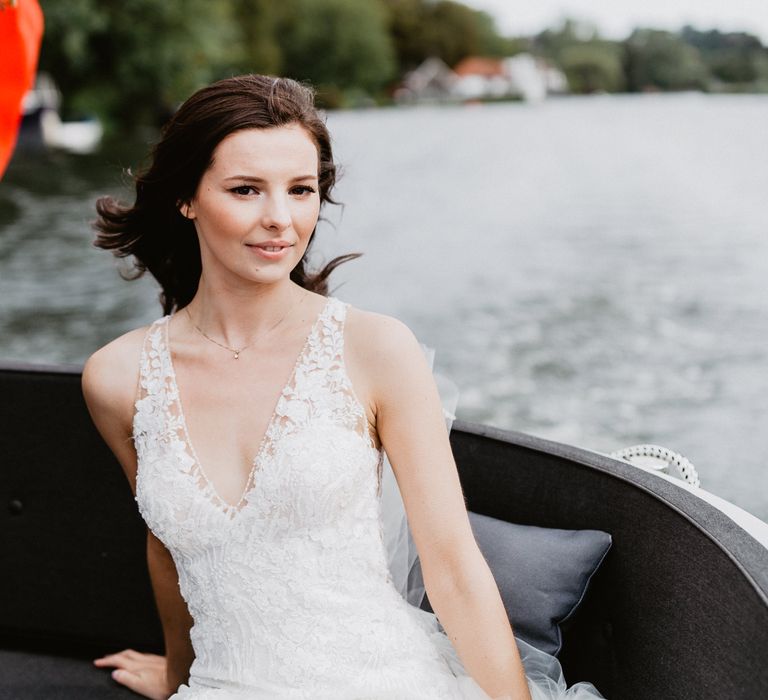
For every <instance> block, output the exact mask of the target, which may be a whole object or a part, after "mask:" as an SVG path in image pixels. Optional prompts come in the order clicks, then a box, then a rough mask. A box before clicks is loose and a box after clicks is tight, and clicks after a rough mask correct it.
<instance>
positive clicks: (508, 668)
mask: <svg viewBox="0 0 768 700" xmlns="http://www.w3.org/2000/svg"><path fill="white" fill-rule="evenodd" d="M357 318H358V319H359V321H358V327H357V331H356V332H355V333H354V334H353V335H354V340H353V341H352V342H353V344H354V345H355V346H356V348H355V349H356V350H357V352H356V353H355V354H356V356H357V357H364V358H365V360H364V363H365V370H366V372H365V374H366V380H365V384H366V388H367V390H368V392H367V394H366V396H367V398H368V402H369V409H370V410H372V411H373V413H374V415H375V421H376V428H377V431H378V434H379V437H380V439H381V442H382V444H383V446H384V448H385V449H386V451H387V456H388V457H389V460H390V462H391V464H392V469H393V472H394V474H395V478H396V479H397V483H398V486H399V488H400V492H401V494H402V497H403V503H404V505H405V510H406V515H407V517H408V523H409V526H410V528H411V532H412V534H413V539H414V542H415V544H416V548H417V550H418V553H419V558H420V560H421V567H422V573H423V576H424V584H425V587H426V590H427V593H428V595H429V601H430V603H431V605H432V608H433V609H434V611H435V614H436V615H437V617H438V619H439V620H440V623H441V624H442V626H443V628H444V629H445V631H446V633H447V634H448V637H449V638H450V640H451V642H452V643H453V645H454V647H455V649H456V651H457V653H458V654H459V656H460V658H461V660H462V663H463V664H464V667H465V668H466V670H467V672H468V673H469V674H470V675H471V676H472V678H473V679H474V680H475V681H476V682H477V683H478V684H479V685H480V686H481V687H482V688H483V690H484V691H485V692H486V693H488V694H489V695H490V696H491V697H492V698H497V697H500V696H503V697H505V698H511V699H513V700H530V694H529V690H528V684H527V681H526V677H525V673H524V669H523V666H522V662H521V660H520V655H519V652H518V649H517V644H516V643H515V638H514V635H513V632H512V628H511V626H510V623H509V620H508V618H507V614H506V611H505V609H504V604H503V602H502V600H501V595H500V593H499V589H498V586H497V585H496V582H495V580H494V578H493V575H492V573H491V571H490V569H489V567H488V564H487V563H486V561H485V559H484V557H483V555H482V553H481V552H480V550H479V548H478V546H477V543H476V541H475V538H474V534H473V533H472V529H471V526H470V524H469V516H468V515H467V509H466V505H465V502H464V496H463V493H462V490H461V484H460V482H459V476H458V472H457V469H456V463H455V461H454V459H453V454H452V452H451V447H450V443H449V440H448V431H447V430H446V426H445V420H444V418H443V413H442V406H441V403H440V397H439V394H438V391H437V387H436V384H435V381H434V377H433V375H432V371H431V369H430V368H429V365H428V364H427V361H426V359H425V357H424V353H423V352H422V350H421V348H420V347H419V344H418V341H417V340H416V338H415V337H414V335H413V333H412V332H411V331H410V329H409V328H408V327H407V326H405V325H404V324H403V323H401V322H400V321H398V320H397V319H394V318H391V317H388V316H383V315H379V314H361V315H358V316H357Z"/></svg>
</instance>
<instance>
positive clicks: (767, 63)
mask: <svg viewBox="0 0 768 700" xmlns="http://www.w3.org/2000/svg"><path fill="white" fill-rule="evenodd" d="M680 37H681V39H682V40H683V41H685V42H686V43H687V44H690V45H691V46H694V47H696V48H697V49H698V50H699V51H700V52H701V55H702V58H703V59H704V62H705V63H706V64H707V66H708V68H709V70H710V72H711V73H712V75H713V76H714V77H715V78H716V79H717V80H720V81H722V82H724V83H735V84H739V85H750V84H753V83H755V82H757V81H760V80H766V79H768V49H766V48H765V47H764V46H763V44H762V42H761V41H760V39H758V38H757V37H756V36H754V35H752V34H747V33H746V32H727V33H724V32H720V31H718V30H717V29H712V30H710V31H706V32H700V31H697V30H696V29H694V28H693V27H691V26H685V27H683V29H682V30H681V32H680Z"/></svg>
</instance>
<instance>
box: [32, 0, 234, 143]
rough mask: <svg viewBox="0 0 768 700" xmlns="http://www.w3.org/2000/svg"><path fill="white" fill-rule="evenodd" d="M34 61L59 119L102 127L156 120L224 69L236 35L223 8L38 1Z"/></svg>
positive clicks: (209, 3)
mask: <svg viewBox="0 0 768 700" xmlns="http://www.w3.org/2000/svg"><path fill="white" fill-rule="evenodd" d="M41 5H42V8H43V11H44V13H45V20H46V32H45V36H44V39H43V47H42V51H41V57H40V67H41V69H42V70H45V71H48V72H49V73H51V74H52V75H53V77H54V79H55V80H56V82H57V84H58V85H59V87H60V88H61V90H62V93H63V95H64V105H63V106H64V112H65V114H72V113H77V112H92V113H96V114H98V115H99V116H100V117H102V119H104V120H105V121H106V122H107V125H108V126H118V127H123V128H131V127H134V126H136V125H138V124H141V123H147V122H149V123H154V122H156V121H158V120H161V119H163V118H164V117H165V116H166V115H167V114H168V112H169V111H170V110H172V109H173V108H174V107H175V105H176V104H177V103H178V102H179V101H180V100H182V99H184V98H185V97H186V96H187V95H188V94H189V93H190V92H192V91H193V90H194V89H196V88H198V87H199V86H201V85H202V84H204V83H206V82H208V81H210V80H212V79H214V78H216V77H219V69H220V68H221V66H222V65H226V64H228V63H231V51H232V46H233V41H234V40H236V37H237V30H236V26H235V24H234V22H233V20H232V14H231V12H230V4H229V2H227V1H226V0H186V1H185V2H184V3H183V4H182V3H180V2H156V1H155V0H121V2H109V3H105V2H100V1H99V0H68V1H67V2H66V3H64V2H60V1H59V0H42V3H41Z"/></svg>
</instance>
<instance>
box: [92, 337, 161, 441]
mask: <svg viewBox="0 0 768 700" xmlns="http://www.w3.org/2000/svg"><path fill="white" fill-rule="evenodd" d="M148 328H149V326H148V325H147V326H141V327H140V328H135V329H134V330H131V331H128V332H127V333H123V335H121V336H119V337H117V338H115V339H114V340H112V341H110V342H109V343H107V344H106V345H104V346H103V347H101V348H99V349H98V350H96V352H94V353H93V354H92V355H91V356H90V357H89V358H88V359H87V360H86V361H85V365H84V366H83V374H82V388H83V396H84V397H85V400H86V403H87V404H88V408H89V410H90V411H91V415H92V416H93V417H94V421H95V422H96V423H97V427H100V426H99V424H98V421H97V420H96V418H97V416H96V415H94V412H97V413H98V414H104V413H106V414H108V415H109V417H110V418H111V419H113V420H114V419H117V420H118V421H119V423H120V424H121V427H122V428H123V429H128V428H129V426H130V423H131V421H132V416H133V399H134V395H135V391H136V387H137V385H138V379H139V362H140V358H141V347H142V344H143V342H144V338H145V336H146V332H147V330H148Z"/></svg>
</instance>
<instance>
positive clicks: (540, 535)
mask: <svg viewBox="0 0 768 700" xmlns="http://www.w3.org/2000/svg"><path fill="white" fill-rule="evenodd" d="M469 522H470V525H471V526H472V531H473V532H474V534H475V539H476V540H477V544H478V547H480V551H481V552H482V553H483V556H484V557H485V560H486V561H487V562H488V566H489V567H490V569H491V572H492V573H493V576H494V578H495V579H496V583H497V585H498V587H499V592H500V593H501V598H502V600H503V601H504V607H505V608H506V610H507V615H508V617H509V620H510V622H511V624H512V629H513V631H514V633H515V635H516V636H518V637H521V638H522V639H524V640H525V641H526V642H528V643H529V644H532V645H533V646H535V647H536V648H537V649H541V650H543V651H546V652H547V653H548V654H555V655H557V654H558V653H559V652H560V648H561V647H562V644H563V638H562V632H561V631H560V624H561V623H563V622H565V621H566V620H567V619H568V618H569V617H570V616H571V615H573V613H574V612H575V611H576V608H578V607H579V604H580V603H581V601H582V599H583V598H584V594H585V593H586V590H587V586H588V585H589V581H590V579H591V578H592V575H593V574H594V573H595V571H597V569H598V567H599V566H600V564H601V563H602V561H603V559H604V558H605V555H606V554H607V553H608V550H609V549H610V548H611V536H610V535H609V534H608V533H607V532H602V531H601V530H558V529H554V528H544V527H536V526H533V525H517V524H515V523H508V522H506V521H504V520H497V519H496V518H490V517H488V516H487V515H480V514H479V513H473V512H471V511H470V513H469ZM428 606H429V603H428V601H426V600H425V603H424V604H423V605H422V607H425V608H427V609H429V607H428Z"/></svg>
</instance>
